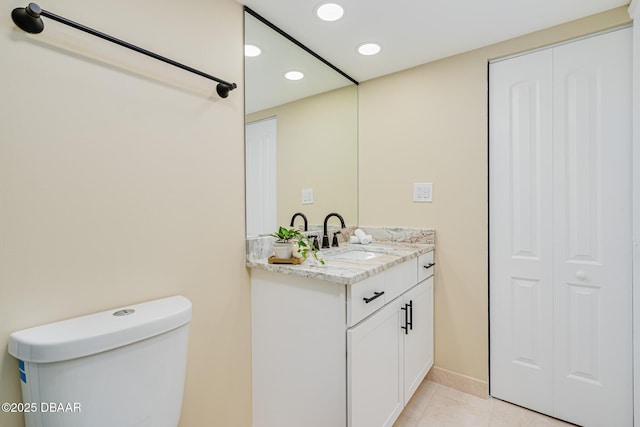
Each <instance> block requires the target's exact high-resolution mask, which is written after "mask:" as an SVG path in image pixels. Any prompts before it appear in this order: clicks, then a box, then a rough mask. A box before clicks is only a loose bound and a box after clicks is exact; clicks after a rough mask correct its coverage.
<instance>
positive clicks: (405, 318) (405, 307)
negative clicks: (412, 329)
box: [400, 304, 409, 335]
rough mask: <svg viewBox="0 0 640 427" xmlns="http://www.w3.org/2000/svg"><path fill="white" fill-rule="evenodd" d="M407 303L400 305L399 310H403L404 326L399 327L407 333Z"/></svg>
mask: <svg viewBox="0 0 640 427" xmlns="http://www.w3.org/2000/svg"><path fill="white" fill-rule="evenodd" d="M408 307H409V304H405V305H404V307H400V310H404V326H400V329H404V334H405V335H408V334H409V310H408Z"/></svg>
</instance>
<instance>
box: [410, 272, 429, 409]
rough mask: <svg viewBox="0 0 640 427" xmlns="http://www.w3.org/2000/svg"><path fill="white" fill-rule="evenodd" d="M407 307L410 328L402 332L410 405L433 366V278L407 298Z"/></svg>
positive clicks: (411, 292)
mask: <svg viewBox="0 0 640 427" xmlns="http://www.w3.org/2000/svg"><path fill="white" fill-rule="evenodd" d="M404 307H405V308H406V310H407V317H408V320H409V327H408V328H407V329H406V330H403V331H402V334H404V404H405V405H406V404H407V403H408V402H409V399H411V396H413V393H414V392H415V391H416V389H417V388H418V386H419V385H420V383H421V382H422V380H423V379H424V377H425V376H426V375H427V372H429V369H431V366H433V276H432V277H429V278H428V279H427V280H425V281H423V282H421V283H420V284H419V285H417V286H416V287H414V288H413V289H411V290H409V291H408V292H407V293H406V294H405V295H404ZM402 316H404V311H402Z"/></svg>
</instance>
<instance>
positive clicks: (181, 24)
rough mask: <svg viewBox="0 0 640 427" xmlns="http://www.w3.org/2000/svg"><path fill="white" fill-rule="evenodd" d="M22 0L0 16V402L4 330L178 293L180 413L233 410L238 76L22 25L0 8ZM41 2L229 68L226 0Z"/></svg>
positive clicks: (241, 398) (240, 303)
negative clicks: (188, 315)
mask: <svg viewBox="0 0 640 427" xmlns="http://www.w3.org/2000/svg"><path fill="white" fill-rule="evenodd" d="M25 4H26V3H25V2H24V1H22V0H10V1H9V2H5V7H3V18H2V20H0V52H2V56H0V68H1V69H2V72H1V76H2V80H1V81H0V99H1V100H2V101H1V102H0V349H1V351H0V401H2V402H17V401H20V389H19V379H18V369H17V362H16V360H15V359H14V358H13V357H11V356H9V355H8V354H7V351H6V349H7V338H8V335H9V333H10V332H12V331H16V330H20V329H23V328H27V327H31V326H35V325H38V324H42V323H48V322H51V321H55V320H61V319H65V318H69V317H74V316H77V315H82V314H86V313H92V312H95V311H100V310H106V309H109V308H113V307H117V306H123V305H128V304H132V303H136V302H142V301H146V300H151V299H155V298H160V297H164V296H168V295H174V294H182V295H185V296H186V297H188V298H190V299H191V301H192V302H193V320H192V322H191V330H190V337H189V360H188V373H187V379H186V389H185V398H184V405H183V410H182V420H181V424H180V425H181V426H182V427H196V426H198V427H199V426H205V425H206V426H209V425H220V426H240V427H243V426H245V427H248V426H250V425H251V379H250V376H251V361H250V359H251V353H250V352H251V349H250V346H251V340H250V326H251V325H250V298H249V277H248V273H247V271H246V269H245V267H244V261H245V255H244V167H243V164H244V143H243V122H244V111H243V108H244V107H243V93H242V88H241V87H240V88H238V89H237V90H235V91H233V92H231V94H230V95H229V97H228V98H227V99H225V100H221V99H219V98H218V97H217V95H216V94H215V83H214V82H211V81H209V80H206V79H203V78H201V77H199V76H196V75H193V74H190V73H187V72H185V71H183V70H179V69H177V68H174V67H171V66H169V65H166V64H163V63H161V62H158V61H156V60H153V59H151V58H147V57H144V56H142V55H140V54H136V53H134V52H131V51H128V50H126V49H123V48H122V47H119V46H116V45H113V44H110V43H107V42H105V41H102V40H100V39H97V38H95V37H92V36H90V35H87V34H84V33H81V32H79V31H77V30H73V29H71V28H68V27H65V26H63V25H61V24H59V23H56V22H54V21H51V20H49V19H47V18H45V19H44V23H45V27H46V28H45V31H44V33H42V34H40V35H34V36H32V35H29V34H26V33H24V32H23V31H21V30H19V29H17V28H15V26H14V25H13V23H12V22H11V19H10V18H9V11H10V10H11V9H13V8H14V7H24V6H25ZM43 6H44V7H45V8H46V9H50V10H51V12H54V13H56V14H59V15H62V16H65V17H68V18H69V19H73V20H76V21H78V22H80V23H83V24H85V25H88V26H90V27H94V28H96V29H99V30H102V31H104V32H106V33H110V34H112V35H114V36H116V37H119V38H122V39H124V40H127V41H130V42H132V43H135V44H139V45H140V46H142V47H146V48H148V49H150V50H152V51H156V52H158V53H160V54H163V55H166V56H168V57H170V58H172V59H175V60H177V61H179V62H183V63H185V64H187V65H190V66H193V67H195V68H199V69H202V70H203V71H205V72H208V73H211V74H213V75H216V76H219V77H221V78H223V79H227V80H231V81H235V82H239V83H241V82H242V73H243V57H242V51H243V48H242V43H243V42H242V40H243V36H242V28H243V12H242V7H241V5H239V4H238V3H236V2H235V1H232V0H187V1H182V2H156V1H151V0H142V1H136V2H131V1H125V0H113V1H108V2H88V3H87V2H82V1H79V0H58V1H56V2H50V4H47V5H43ZM196 12H197V13H196ZM0 425H1V426H3V427H18V426H22V425H23V420H22V416H21V415H18V414H3V413H0Z"/></svg>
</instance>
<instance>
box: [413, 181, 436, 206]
mask: <svg viewBox="0 0 640 427" xmlns="http://www.w3.org/2000/svg"><path fill="white" fill-rule="evenodd" d="M432 193H433V184H432V183H431V182H414V183H413V201H414V202H431V201H432Z"/></svg>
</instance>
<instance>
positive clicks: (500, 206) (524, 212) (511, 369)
mask: <svg viewBox="0 0 640 427" xmlns="http://www.w3.org/2000/svg"><path fill="white" fill-rule="evenodd" d="M551 64H552V54H551V51H550V50H545V51H541V52H538V53H534V54H530V55H524V56H520V57H518V58H514V59H511V60H507V61H503V62H498V63H494V64H492V65H491V72H490V79H491V80H490V88H491V98H490V107H491V111H490V120H491V123H490V141H491V142H490V144H489V156H490V157H489V162H490V183H489V185H490V190H489V196H490V200H489V203H490V208H489V209H490V224H489V227H490V233H491V235H490V254H489V259H490V283H491V292H490V301H489V304H490V320H491V341H490V345H491V349H490V352H491V359H490V360H491V366H490V368H491V394H492V395H493V396H494V397H498V398H501V399H505V400H509V401H511V402H513V403H516V404H518V405H522V406H525V407H527V408H531V409H534V410H536V411H539V412H544V413H547V414H549V413H551V412H552V411H553V394H552V393H551V390H552V388H553V334H552V331H553V316H552V315H553V260H552V236H551V234H550V230H551V225H552V212H551V203H552V194H551V191H550V189H551V186H552V182H551V174H550V173H549V172H550V171H551V169H552V160H553V159H552V150H551V137H552V116H551V114H552V106H551V104H552V73H551Z"/></svg>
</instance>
